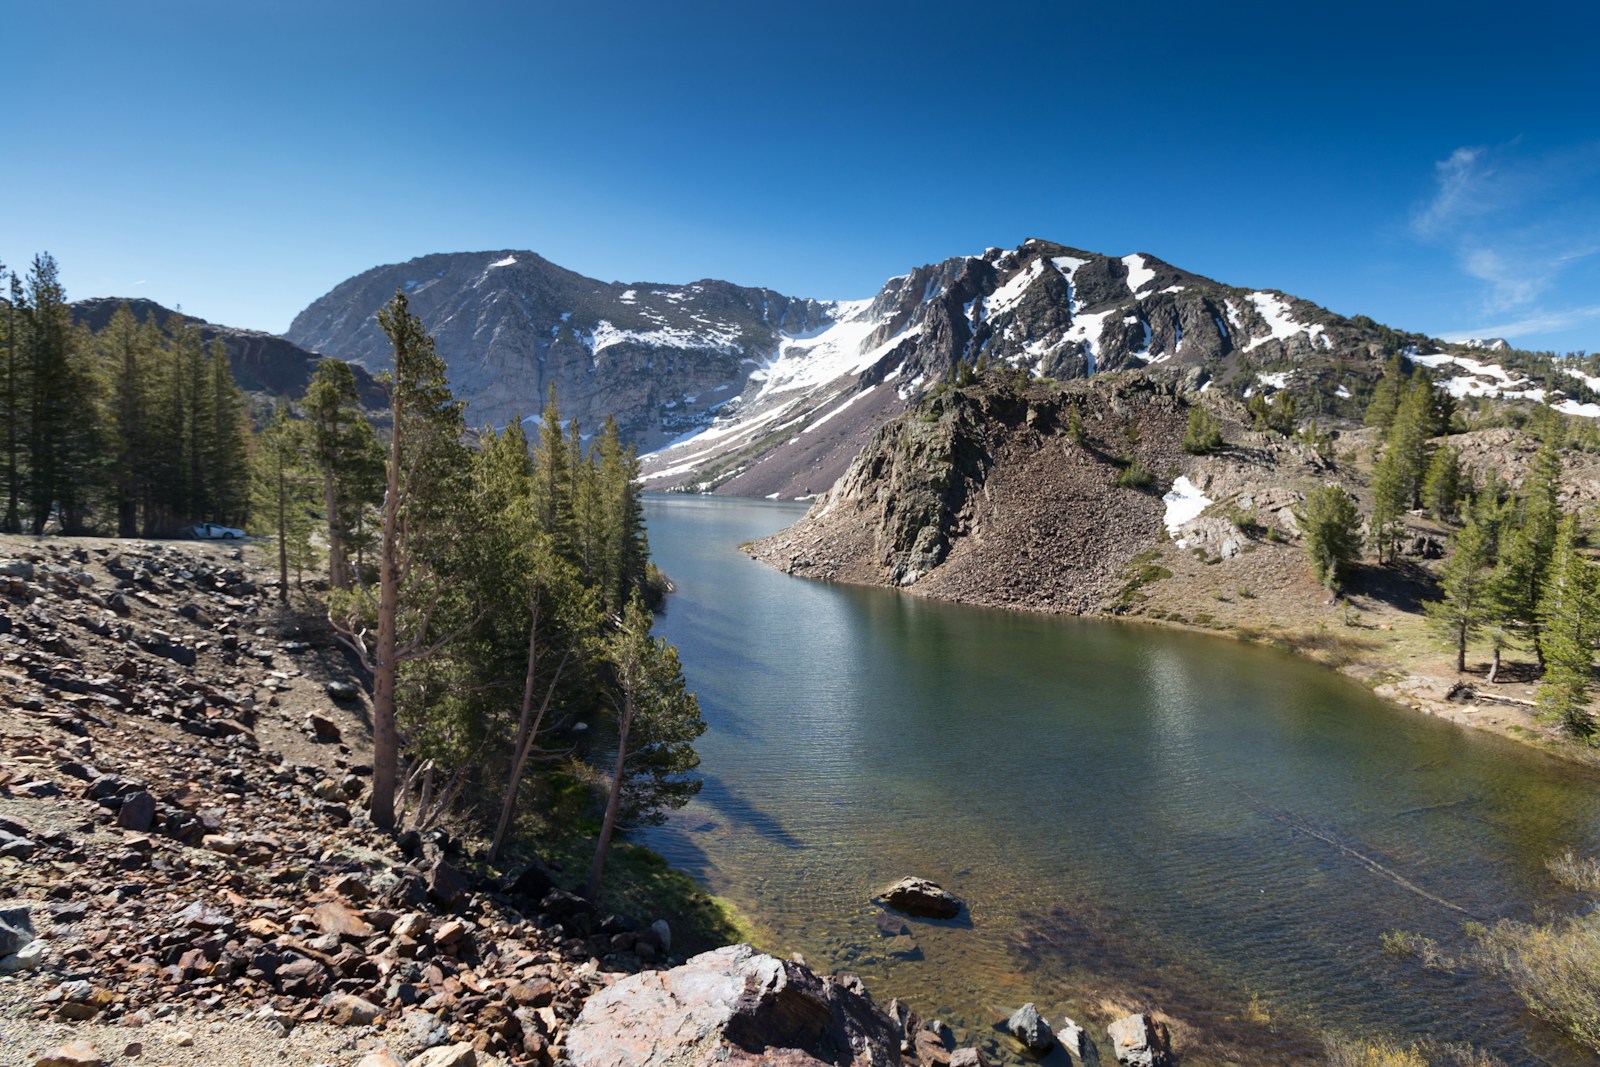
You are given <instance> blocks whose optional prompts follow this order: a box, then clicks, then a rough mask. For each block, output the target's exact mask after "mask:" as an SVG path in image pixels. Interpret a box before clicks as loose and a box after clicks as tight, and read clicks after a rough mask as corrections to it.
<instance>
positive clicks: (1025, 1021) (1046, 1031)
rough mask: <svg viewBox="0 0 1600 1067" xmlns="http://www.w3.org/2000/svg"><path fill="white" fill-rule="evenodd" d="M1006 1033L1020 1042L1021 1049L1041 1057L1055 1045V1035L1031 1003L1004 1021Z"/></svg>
mask: <svg viewBox="0 0 1600 1067" xmlns="http://www.w3.org/2000/svg"><path fill="white" fill-rule="evenodd" d="M1006 1032H1007V1033H1009V1034H1010V1035H1011V1036H1012V1037H1014V1038H1016V1039H1017V1040H1018V1041H1020V1042H1022V1047H1023V1048H1026V1049H1027V1050H1028V1051H1029V1052H1034V1053H1038V1054H1041V1055H1042V1054H1044V1053H1046V1052H1049V1051H1050V1049H1051V1047H1052V1046H1053V1045H1055V1043H1056V1035H1055V1034H1054V1033H1052V1032H1051V1030H1050V1024H1049V1023H1047V1022H1045V1021H1044V1018H1043V1016H1041V1015H1040V1014H1039V1009H1038V1008H1035V1007H1034V1006H1033V1004H1032V1003H1028V1004H1024V1005H1023V1006H1022V1007H1020V1008H1018V1009H1017V1010H1016V1012H1015V1014H1013V1015H1012V1016H1011V1018H1009V1019H1007V1020H1006Z"/></svg>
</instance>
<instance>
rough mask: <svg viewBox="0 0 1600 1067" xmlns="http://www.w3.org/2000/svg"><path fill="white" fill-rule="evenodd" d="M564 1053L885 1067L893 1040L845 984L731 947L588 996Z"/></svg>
mask: <svg viewBox="0 0 1600 1067" xmlns="http://www.w3.org/2000/svg"><path fill="white" fill-rule="evenodd" d="M566 1054H567V1058H568V1060H569V1061H570V1062H571V1063H572V1065H573V1067H615V1065H616V1064H622V1063H626V1064H630V1065H632V1067H668V1065H676V1064H688V1063H723V1064H729V1065H741V1064H745V1065H754V1064H757V1063H762V1064H782V1065H785V1067H813V1065H817V1067H820V1065H822V1064H831V1065H834V1067H893V1065H895V1064H898V1063H900V1041H899V1035H898V1032H897V1030H896V1028H895V1025H894V1022H893V1021H892V1020H891V1019H890V1018H889V1017H888V1016H887V1015H886V1014H885V1013H884V1012H882V1011H880V1010H879V1009H877V1008H875V1007H874V1006H873V1005H872V1003H871V1002H870V1001H869V1000H867V998H866V997H865V996H863V995H861V994H860V993H858V992H856V991H855V990H853V989H850V988H848V987H847V986H846V985H845V984H843V983H840V982H837V981H835V980H833V979H832V978H824V977H821V976H819V975H817V974H815V973H813V972H812V971H810V970H809V969H807V968H806V967H804V966H801V965H800V964H798V963H793V962H789V961H786V960H780V959H777V958H775V957H772V956H768V955H766V954H764V953H761V952H757V951H756V950H755V949H753V948H751V947H750V946H749V945H730V946H728V947H727V948H720V949H717V950H715V951H713V952H705V953H701V954H700V955H698V956H695V957H694V958H693V959H691V960H690V961H689V962H688V963H686V964H684V965H683V966H681V967H674V968H673V969H672V970H670V971H646V972H643V973H641V974H635V975H631V976H629V977H627V978H624V979H622V980H621V981H619V982H617V983H616V984H615V985H613V986H611V987H610V988H609V989H606V990H604V991H602V992H600V993H596V994H595V995H594V996H592V997H590V998H589V1000H588V1001H587V1002H586V1003H585V1004H584V1006H583V1012H582V1014H580V1015H579V1016H578V1020H577V1022H576V1023H574V1024H573V1027H572V1029H571V1030H570V1031H569V1032H568V1034H567V1042H566Z"/></svg>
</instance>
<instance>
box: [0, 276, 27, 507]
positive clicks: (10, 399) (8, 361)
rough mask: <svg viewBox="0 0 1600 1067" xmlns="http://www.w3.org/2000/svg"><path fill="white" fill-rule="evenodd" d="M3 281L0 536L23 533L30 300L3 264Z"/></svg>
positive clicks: (0, 341) (0, 335)
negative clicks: (1, 497) (1, 499)
mask: <svg viewBox="0 0 1600 1067" xmlns="http://www.w3.org/2000/svg"><path fill="white" fill-rule="evenodd" d="M0 278H6V279H8V286H7V289H8V293H9V299H7V300H6V306H5V309H4V312H5V313H4V316H3V318H0V358H3V359H4V360H5V364H4V367H3V368H0V420H3V421H4V423H5V428H6V434H5V492H6V505H5V514H4V516H3V517H0V532H3V533H21V532H22V479H23V447H24V443H25V442H26V440H27V403H26V399H25V398H26V396H27V392H28V388H27V381H28V378H27V347H26V336H25V331H26V329H27V315H26V310H27V296H26V293H25V292H24V290H23V288H22V279H21V278H19V277H17V275H16V272H14V271H13V272H10V273H9V274H8V273H7V272H6V270H5V265H4V264H0Z"/></svg>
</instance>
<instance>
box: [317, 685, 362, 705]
mask: <svg viewBox="0 0 1600 1067" xmlns="http://www.w3.org/2000/svg"><path fill="white" fill-rule="evenodd" d="M323 688H324V689H325V690H326V691H327V693H328V695H329V696H330V697H332V698H333V699H335V700H337V701H340V702H341V703H349V702H351V701H355V700H360V699H361V687H360V686H359V685H356V684H355V683H354V682H329V683H328V684H327V685H326V686H324V687H323Z"/></svg>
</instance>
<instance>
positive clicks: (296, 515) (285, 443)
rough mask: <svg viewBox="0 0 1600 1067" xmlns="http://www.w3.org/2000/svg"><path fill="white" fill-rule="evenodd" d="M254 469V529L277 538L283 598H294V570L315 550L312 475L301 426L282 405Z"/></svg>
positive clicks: (265, 429)
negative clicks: (305, 461) (307, 466)
mask: <svg viewBox="0 0 1600 1067" xmlns="http://www.w3.org/2000/svg"><path fill="white" fill-rule="evenodd" d="M256 445H257V447H256V452H255V462H254V465H253V469H252V472H251V473H252V476H253V477H252V490H253V493H252V499H251V513H250V522H251V525H252V527H254V528H255V529H257V530H258V531H262V532H264V533H265V534H266V536H267V537H269V538H271V540H272V541H273V542H274V545H275V547H276V549H277V556H278V600H279V601H280V602H281V603H284V604H287V603H288V602H289V569H290V567H291V566H293V567H295V569H296V570H298V569H299V568H300V567H301V566H303V565H304V564H305V562H306V561H307V559H308V557H309V556H310V554H311V515H310V509H309V506H308V505H309V503H310V495H309V493H308V488H309V479H308V477H307V471H306V469H305V466H304V464H303V461H302V442H301V432H300V424H299V423H297V422H295V421H294V420H292V419H290V418H289V410H288V408H287V406H285V405H283V404H279V405H278V406H277V407H276V409H275V410H274V411H273V414H272V419H271V420H270V421H269V422H268V423H267V425H266V426H264V427H263V428H262V430H261V433H260V435H259V436H258V437H257V440H256Z"/></svg>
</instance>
